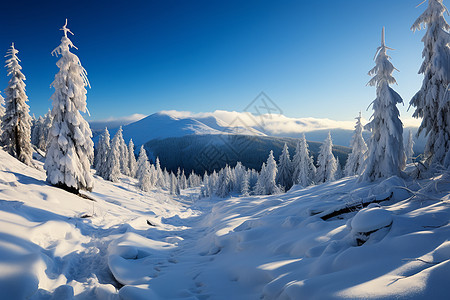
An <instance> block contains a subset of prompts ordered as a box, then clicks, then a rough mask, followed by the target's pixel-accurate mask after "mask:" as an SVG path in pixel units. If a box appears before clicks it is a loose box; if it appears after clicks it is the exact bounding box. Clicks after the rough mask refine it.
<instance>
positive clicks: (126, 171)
mask: <svg viewBox="0 0 450 300" xmlns="http://www.w3.org/2000/svg"><path fill="white" fill-rule="evenodd" d="M116 136H117V139H118V142H119V153H120V159H119V160H120V173H122V174H123V175H126V176H130V168H129V167H128V164H129V157H128V156H129V155H128V147H127V144H125V140H124V139H123V130H122V126H120V127H119V130H117V132H116V134H115V136H114V137H116Z"/></svg>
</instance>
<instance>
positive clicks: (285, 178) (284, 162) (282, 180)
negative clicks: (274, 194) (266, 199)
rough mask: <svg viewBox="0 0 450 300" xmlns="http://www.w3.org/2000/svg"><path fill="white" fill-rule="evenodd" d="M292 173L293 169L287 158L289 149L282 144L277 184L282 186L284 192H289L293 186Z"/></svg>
mask: <svg viewBox="0 0 450 300" xmlns="http://www.w3.org/2000/svg"><path fill="white" fill-rule="evenodd" d="M292 173H293V168H292V162H291V158H290V156H289V149H288V146H287V144H286V143H284V146H283V151H282V152H281V155H280V158H279V159H278V174H277V183H278V184H279V185H280V186H282V187H283V188H284V190H285V191H287V190H289V189H290V188H291V187H292V185H293V180H292Z"/></svg>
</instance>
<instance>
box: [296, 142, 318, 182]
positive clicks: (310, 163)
mask: <svg viewBox="0 0 450 300" xmlns="http://www.w3.org/2000/svg"><path fill="white" fill-rule="evenodd" d="M295 149H296V150H295V155H294V157H293V159H292V164H293V169H294V172H293V179H294V183H295V184H300V186H302V187H307V186H310V185H312V184H314V180H315V177H316V167H315V166H314V160H313V158H312V156H310V155H309V149H308V143H307V142H306V138H305V134H304V133H303V134H302V136H301V137H300V139H299V140H298V142H297V146H296V148H295Z"/></svg>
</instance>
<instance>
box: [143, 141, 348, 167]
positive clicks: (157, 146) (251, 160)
mask: <svg viewBox="0 0 450 300" xmlns="http://www.w3.org/2000/svg"><path fill="white" fill-rule="evenodd" d="M284 143H286V144H287V145H288V147H289V153H290V155H291V158H292V157H293V155H294V154H295V146H296V144H297V139H294V138H287V137H267V136H250V135H188V136H183V137H172V138H166V139H154V140H151V141H149V142H147V143H145V144H144V147H145V149H146V150H147V153H148V154H149V157H150V159H151V160H152V161H154V160H155V158H156V157H159V159H160V161H161V165H162V166H163V167H166V168H167V169H168V170H171V171H176V169H177V168H178V167H180V168H182V169H184V170H185V171H186V172H190V171H191V170H194V171H195V172H196V173H198V174H203V173H204V171H205V170H206V171H208V172H212V171H213V170H216V171H217V170H219V169H221V168H223V167H224V166H225V165H226V164H228V165H231V166H234V165H235V164H236V162H238V161H240V162H242V163H243V165H244V166H246V167H248V168H252V169H256V170H259V169H260V168H261V165H262V163H263V162H264V161H266V160H267V156H268V155H269V152H270V150H273V152H274V156H275V159H277V160H278V157H279V156H280V154H281V150H282V148H283V145H284ZM308 145H309V149H310V151H311V153H312V155H313V156H314V159H315V160H316V158H317V154H318V152H319V147H320V145H321V143H318V142H308ZM333 153H334V155H335V156H336V157H339V161H340V163H341V165H344V164H345V162H346V160H347V156H348V154H349V153H350V148H348V147H343V146H334V147H333Z"/></svg>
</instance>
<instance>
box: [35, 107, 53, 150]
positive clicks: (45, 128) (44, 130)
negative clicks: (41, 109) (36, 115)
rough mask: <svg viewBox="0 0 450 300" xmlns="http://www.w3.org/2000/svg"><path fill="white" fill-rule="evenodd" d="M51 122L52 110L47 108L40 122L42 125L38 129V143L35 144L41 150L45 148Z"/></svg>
mask: <svg viewBox="0 0 450 300" xmlns="http://www.w3.org/2000/svg"><path fill="white" fill-rule="evenodd" d="M52 122H53V117H52V112H51V111H50V109H49V110H48V112H47V113H46V114H45V116H44V124H42V127H41V129H40V130H39V133H40V135H39V143H38V145H37V146H38V148H39V149H41V150H42V151H46V150H47V146H48V142H49V132H50V129H51V128H52Z"/></svg>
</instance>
